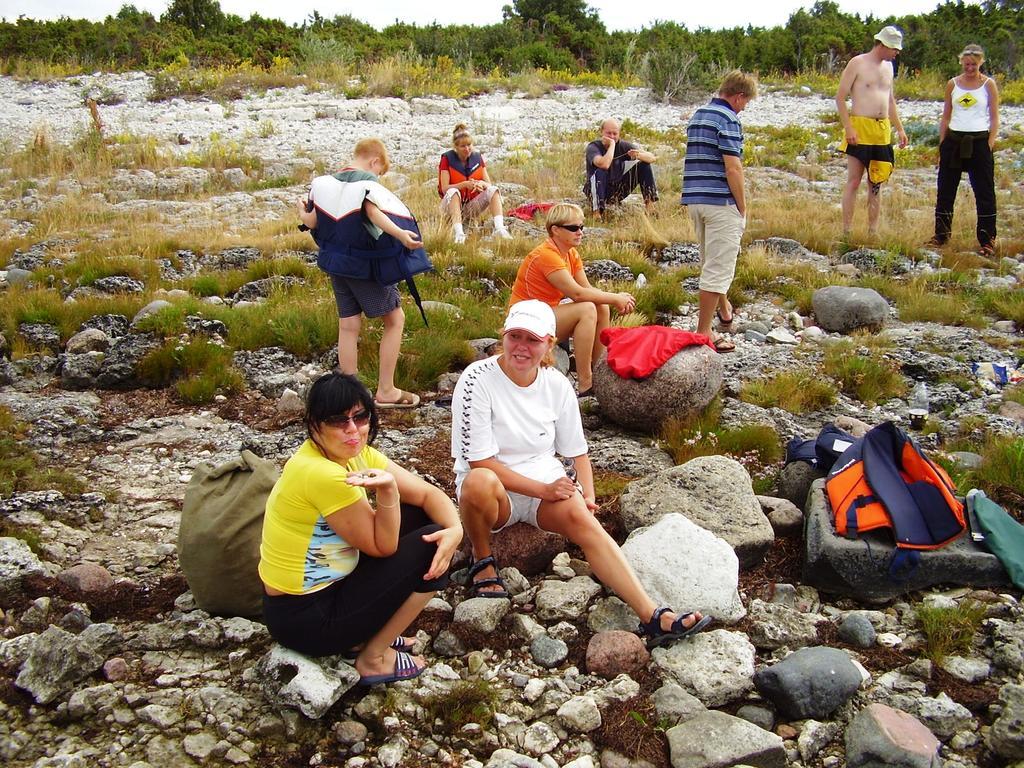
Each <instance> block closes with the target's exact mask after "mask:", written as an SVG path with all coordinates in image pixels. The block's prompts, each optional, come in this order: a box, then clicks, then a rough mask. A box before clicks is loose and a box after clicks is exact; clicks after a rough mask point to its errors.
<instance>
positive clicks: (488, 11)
mask: <svg viewBox="0 0 1024 768" xmlns="http://www.w3.org/2000/svg"><path fill="white" fill-rule="evenodd" d="M124 4H125V1H124V0H0V18H5V19H6V20H7V21H14V20H15V19H17V18H18V16H21V15H23V16H27V17H29V18H32V19H38V20H45V19H56V18H59V17H60V16H68V17H70V18H73V19H80V18H84V19H92V20H96V21H99V20H101V19H103V18H104V17H106V16H108V15H113V14H116V13H117V11H118V10H119V9H120V8H121V6H122V5H124ZM133 4H134V5H135V7H136V8H138V9H139V10H145V11H149V12H150V13H152V14H153V15H154V16H156V17H157V18H159V17H160V15H161V14H162V13H163V12H164V11H165V10H166V9H167V6H168V5H169V4H170V0H135V2H134V3H133ZM505 4H508V5H511V4H512V0H459V1H458V2H450V1H448V2H445V1H443V0H442V1H439V0H434V1H433V2H428V1H425V0H381V1H380V2H376V3H369V4H368V3H366V2H365V0H363V1H361V2H356V1H354V0H321V1H320V2H316V1H315V0H287V2H286V0H220V7H221V10H223V11H224V12H225V13H233V14H237V15H239V16H241V17H243V18H248V17H249V16H250V15H251V14H252V13H258V14H260V15H261V16H264V17H267V18H280V19H283V20H285V21H286V22H288V23H289V24H295V23H301V22H302V21H303V20H304V19H305V18H306V17H307V16H308V15H309V14H310V13H312V12H313V10H314V9H316V10H318V11H319V12H320V15H321V16H323V17H325V18H328V19H329V18H333V17H334V16H337V15H343V14H346V13H347V14H351V15H352V16H354V17H355V18H357V19H361V20H363V21H366V22H368V23H370V24H372V25H373V26H374V27H376V28H378V29H380V28H383V27H385V26H387V25H388V24H392V23H394V21H395V20H396V19H400V20H401V21H404V22H407V23H415V24H419V25H421V26H422V25H427V24H431V23H432V22H434V21H437V22H438V23H439V24H442V25H447V24H473V25H482V24H494V23H497V22H500V21H501V8H502V6H503V5H505ZM812 4H813V0H731V2H713V1H712V2H708V1H707V0H698V2H693V0H645V2H643V3H642V4H641V5H640V6H633V5H632V3H628V2H624V0H590V2H589V3H588V5H589V6H590V7H592V8H595V9H597V11H598V13H599V15H600V17H601V20H602V21H603V22H604V25H605V27H606V28H607V29H608V30H609V31H615V30H623V29H626V30H635V29H640V28H641V27H649V26H650V25H651V24H653V23H654V22H655V21H674V22H676V23H678V24H685V25H686V27H687V28H688V29H690V30H694V29H697V28H698V27H709V28H712V29H719V28H723V27H736V26H746V25H747V24H752V25H754V26H756V27H774V26H780V25H784V24H785V23H786V20H787V19H788V18H789V15H790V14H791V13H793V12H794V11H796V10H797V9H798V8H801V7H804V8H810V7H811V6H812ZM838 4H839V7H840V9H841V10H843V11H844V12H845V13H858V14H860V15H861V16H862V17H863V16H866V15H867V14H872V15H874V16H875V17H876V18H879V19H881V18H884V17H885V16H886V15H888V14H896V15H903V14H912V13H927V12H928V11H930V10H932V9H934V8H935V7H937V6H938V5H941V4H942V2H941V0H896V2H893V0H839V3H838Z"/></svg>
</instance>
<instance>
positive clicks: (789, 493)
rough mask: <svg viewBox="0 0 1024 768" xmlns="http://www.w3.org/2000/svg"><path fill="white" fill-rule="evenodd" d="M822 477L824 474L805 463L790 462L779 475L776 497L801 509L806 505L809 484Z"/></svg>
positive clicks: (809, 488)
mask: <svg viewBox="0 0 1024 768" xmlns="http://www.w3.org/2000/svg"><path fill="white" fill-rule="evenodd" d="M823 477H825V473H824V472H822V471H821V470H820V469H818V468H817V467H813V466H811V465H810V464H808V463H807V462H806V461H791V462H790V463H789V464H787V465H786V466H784V467H783V468H782V471H781V472H780V473H779V482H778V495H779V497H780V498H783V499H789V500H790V501H791V502H793V503H794V504H796V505H797V506H798V507H800V509H803V508H804V506H805V505H806V504H807V493H808V491H810V490H811V484H812V483H813V482H814V481H815V480H818V479H819V478H823Z"/></svg>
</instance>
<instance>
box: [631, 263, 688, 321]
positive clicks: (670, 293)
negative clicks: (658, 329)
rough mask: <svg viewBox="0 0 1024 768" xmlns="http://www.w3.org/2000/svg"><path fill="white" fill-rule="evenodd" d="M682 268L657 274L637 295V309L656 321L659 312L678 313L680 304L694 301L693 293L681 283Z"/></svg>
mask: <svg viewBox="0 0 1024 768" xmlns="http://www.w3.org/2000/svg"><path fill="white" fill-rule="evenodd" d="M680 276H681V270H680V271H675V272H670V273H667V274H659V275H656V276H655V277H654V278H653V279H652V280H651V281H650V282H649V283H647V285H646V286H645V287H644V288H643V289H642V290H640V291H637V292H636V294H635V296H636V311H637V312H641V313H643V314H644V315H646V316H647V318H648V320H650V321H651V322H653V321H654V318H655V317H656V316H657V314H658V313H659V312H671V313H673V314H674V313H676V312H678V311H679V305H680V304H687V303H690V302H692V301H694V296H693V294H691V293H688V292H687V291H684V290H683V287H682V285H681V284H680V282H679V281H680Z"/></svg>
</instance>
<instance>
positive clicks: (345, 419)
mask: <svg viewBox="0 0 1024 768" xmlns="http://www.w3.org/2000/svg"><path fill="white" fill-rule="evenodd" d="M350 421H351V422H352V423H353V424H355V425H356V426H357V427H365V426H366V425H367V424H369V423H370V412H369V411H358V412H356V413H353V414H352V415H351V416H346V415H345V414H342V413H338V414H335V415H334V416H328V417H327V418H326V419H324V424H326V425H327V426H329V427H340V428H342V429H343V428H345V427H347V426H348V423H349V422H350Z"/></svg>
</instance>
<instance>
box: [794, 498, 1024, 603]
mask: <svg viewBox="0 0 1024 768" xmlns="http://www.w3.org/2000/svg"><path fill="white" fill-rule="evenodd" d="M832 517H833V516H832V511H831V507H830V506H829V504H828V499H827V498H826V497H825V481H824V480H816V481H815V482H814V483H813V485H812V486H811V490H810V493H808V495H807V507H806V509H805V510H804V519H805V527H804V547H805V551H804V567H803V579H802V581H803V583H804V584H806V585H808V586H812V587H817V588H818V589H821V590H824V591H826V592H835V593H838V594H842V595H850V596H852V597H856V598H858V599H861V600H864V599H867V600H886V599H889V598H892V597H896V596H897V595H902V594H905V593H907V592H911V591H914V590H918V589H924V588H925V587H930V586H933V585H935V584H963V585H968V586H974V587H998V586H1006V585H1009V583H1010V582H1009V577H1008V576H1007V574H1006V570H1005V569H1004V568H1003V566H1002V563H1000V562H999V558H997V557H996V556H995V555H993V554H992V553H991V552H987V551H985V550H983V549H981V548H980V547H979V546H978V545H977V544H975V543H974V541H972V540H971V538H970V536H961V537H960V538H959V539H957V540H955V541H954V542H952V543H951V544H948V545H946V546H945V547H943V548H942V549H936V550H932V551H929V552H923V553H921V558H920V561H919V562H918V564H917V566H916V567H915V568H914V569H913V570H911V571H910V572H909V573H907V574H904V575H903V577H902V578H901V579H900V580H894V579H893V578H892V577H891V576H890V575H889V563H890V561H891V560H892V557H893V554H894V553H895V551H896V547H895V545H894V544H893V537H892V534H891V533H890V532H889V531H888V530H884V529H880V530H875V531H867V532H865V533H861V534H860V535H859V536H858V537H857V538H856V539H847V538H845V537H843V536H839V535H838V534H837V533H836V531H835V525H834V522H833V519H832Z"/></svg>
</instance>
